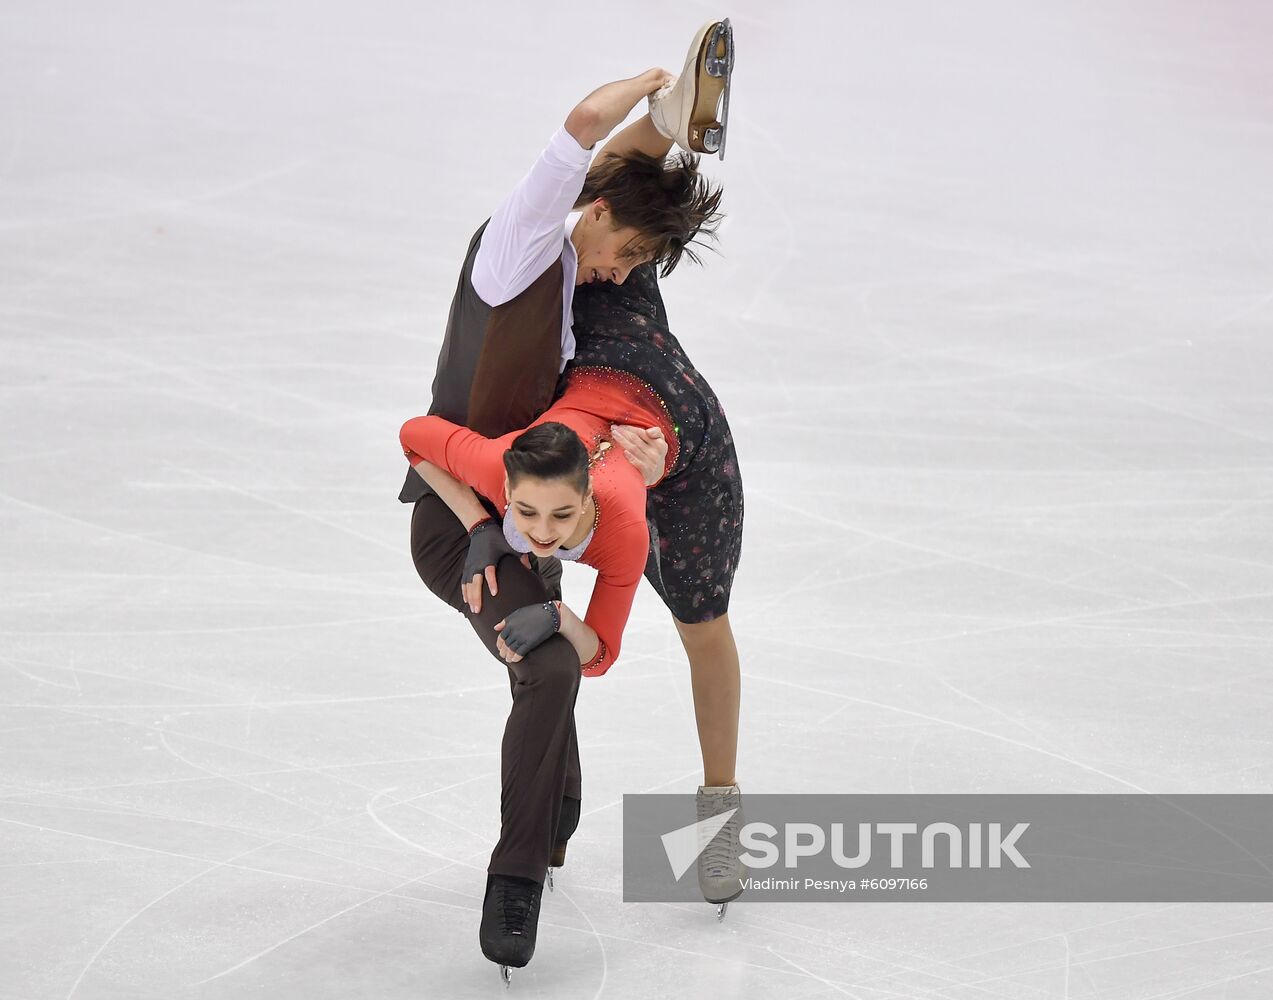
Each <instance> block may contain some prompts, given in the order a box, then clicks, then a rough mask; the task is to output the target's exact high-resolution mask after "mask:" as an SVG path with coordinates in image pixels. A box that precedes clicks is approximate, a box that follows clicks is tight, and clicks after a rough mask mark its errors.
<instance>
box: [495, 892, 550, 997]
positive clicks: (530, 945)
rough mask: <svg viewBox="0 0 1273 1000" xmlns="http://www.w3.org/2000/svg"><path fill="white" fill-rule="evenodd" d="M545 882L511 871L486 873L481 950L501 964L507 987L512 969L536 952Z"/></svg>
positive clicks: (500, 968)
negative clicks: (520, 875) (540, 900)
mask: <svg viewBox="0 0 1273 1000" xmlns="http://www.w3.org/2000/svg"><path fill="white" fill-rule="evenodd" d="M542 892H543V885H542V884H541V883H539V882H536V881H534V880H533V879H528V878H517V877H515V876H512V875H487V876H486V896H485V898H484V899H483V900H482V929H481V931H480V933H479V937H480V939H481V942H482V954H483V955H485V956H486V957H487V958H489V959H490V960H491V961H492V962H494V963H496V964H497V965H498V966H499V974H500V978H501V979H503V980H504V986H505V987H506V988H507V987H508V986H509V985H510V983H511V982H512V978H513V975H512V971H511V970H512V969H520V968H522V967H523V966H525V965H526V964H527V963H528V962H529V961H530V959H531V956H532V955H534V954H535V932H536V931H537V929H538V927H539V898H540V895H541V894H542Z"/></svg>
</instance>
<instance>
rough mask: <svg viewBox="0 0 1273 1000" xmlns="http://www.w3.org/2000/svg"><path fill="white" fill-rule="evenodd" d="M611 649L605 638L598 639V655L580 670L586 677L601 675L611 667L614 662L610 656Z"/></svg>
mask: <svg viewBox="0 0 1273 1000" xmlns="http://www.w3.org/2000/svg"><path fill="white" fill-rule="evenodd" d="M609 653H610V651H609V650H608V649H607V648H606V643H605V640H604V639H601V638H598V639H597V655H596V656H594V657H593V658H592V659H591V660H589V661H588V662H587V663H585V664H583V665H582V666H580V668H579V672H580V673H581V674H583V675H584V676H585V677H600V676H601V675H602V674H604V673H605V672H606V671H607V670H609V669H610V666H611V664H613V663H614V661H613V660H612V659H610V656H609Z"/></svg>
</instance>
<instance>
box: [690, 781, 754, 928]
mask: <svg viewBox="0 0 1273 1000" xmlns="http://www.w3.org/2000/svg"><path fill="white" fill-rule="evenodd" d="M694 806H695V810H696V812H697V816H698V822H700V823H702V822H703V821H704V820H706V819H710V818H711V817H713V816H719V815H720V814H721V813H724V812H729V811H730V810H731V809H732V810H734V814H733V815H732V816H730V817H729V819H728V820H726V821H725V825H724V826H722V827H721V828H720V831H719V832H718V833H717V834H716V836H715V837H713V838H712V840H711V842H710V843H709V844H708V845H707V846H706V847H705V848H704V849H703V850H702V851H701V852H700V853H699V855H698V887H699V889H700V890H701V891H702V893H703V898H704V899H706V900H707V901H708V902H709V903H715V904H716V919H717V920H724V919H725V909H726V907H728V906H729V904H730V902H732V901H733V900H735V899H737V898H738V897H739V896H741V895H742V894H743V881H744V880H745V879H746V878H747V877H748V875H749V874H750V872H749V871H748V870H747V866H746V865H744V864H743V863H742V861H741V860H740V859H739V855H740V854H741V853H742V849H741V847H740V846H739V843H738V833H739V831H740V830H741V829H742V826H743V823H744V822H745V820H744V818H743V799H742V792H741V791H740V790H739V788H738V786H737V785H705V786H703V785H700V786H699V789H698V796H697V798H696V799H695V802H694Z"/></svg>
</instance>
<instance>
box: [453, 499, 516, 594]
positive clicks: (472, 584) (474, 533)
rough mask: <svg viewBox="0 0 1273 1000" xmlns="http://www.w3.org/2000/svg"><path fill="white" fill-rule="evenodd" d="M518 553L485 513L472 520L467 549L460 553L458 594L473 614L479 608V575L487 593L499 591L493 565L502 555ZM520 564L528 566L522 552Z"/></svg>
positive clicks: (500, 529) (494, 565)
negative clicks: (461, 566) (488, 591)
mask: <svg viewBox="0 0 1273 1000" xmlns="http://www.w3.org/2000/svg"><path fill="white" fill-rule="evenodd" d="M517 554H518V553H517V552H516V551H515V550H514V549H513V547H512V546H511V545H509V544H508V540H507V539H506V538H505V537H504V529H503V528H502V527H500V525H499V524H497V523H496V522H495V519H494V518H491V517H488V518H485V519H484V520H482V521H479V522H478V523H477V524H475V525H474V526H473V527H472V529H471V530H470V531H469V550H468V554H467V555H466V556H465V557H464V569H463V571H462V573H461V576H460V596H461V597H462V598H463V599H464V603H465V604H467V605H468V606H469V610H470V611H471V612H473V614H477V613H478V612H479V611H481V610H482V577H483V576H485V577H486V583H487V586H489V587H490V588H491V596H492V597H494V596H495V595H496V594H498V593H499V584H498V583H497V582H496V580H495V567H496V566H498V565H499V561H500V559H502V558H503V557H504V556H515V555H517ZM522 565H523V566H525V567H526V568H527V569H529V568H530V559H529V558H528V557H527V556H525V555H523V556H522Z"/></svg>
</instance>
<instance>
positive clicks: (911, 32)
mask: <svg viewBox="0 0 1273 1000" xmlns="http://www.w3.org/2000/svg"><path fill="white" fill-rule="evenodd" d="M724 14H728V15H731V16H732V18H733V23H734V26H735V30H736V37H737V42H738V52H739V55H738V67H737V75H736V82H735V88H734V94H733V102H732V120H731V132H730V136H729V142H728V155H727V157H726V159H725V161H724V162H723V163H722V162H718V161H716V160H712V161H710V162H708V163H707V164H706V169H707V171H708V172H709V173H710V174H711V175H712V176H713V177H714V178H717V179H719V180H721V181H722V182H723V183H724V184H725V186H726V206H725V207H726V210H727V211H728V213H729V219H728V221H727V222H726V224H725V225H724V226H723V228H722V230H721V247H720V249H721V256H719V257H716V256H711V255H709V256H708V257H707V260H706V266H705V267H704V268H703V269H701V270H698V269H695V268H693V267H690V266H685V267H683V269H682V270H679V271H678V272H677V273H676V274H675V275H673V276H672V277H671V278H670V279H668V280H667V281H666V282H665V283H664V286H663V288H664V295H665V298H666V300H667V304H668V308H669V312H670V315H671V319H672V328H673V331H674V332H675V333H676V334H677V335H678V336H679V337H680V339H681V341H682V343H683V344H684V345H685V347H686V348H687V350H688V351H689V352H690V354H691V356H692V357H693V359H694V360H695V362H696V363H697V365H698V367H699V368H700V369H701V370H702V371H703V372H704V374H705V375H706V376H707V377H708V378H709V379H710V380H711V382H712V384H713V385H714V387H715V388H716V390H717V392H718V393H719V395H720V397H721V399H722V401H723V403H724V405H725V407H726V410H727V412H728V414H729V418H730V422H731V424H732V427H733V429H734V432H735V436H736V439H737V445H738V450H739V454H740V461H741V468H742V473H743V480H744V483H745V486H746V498H747V515H746V517H747V519H746V534H745V542H744V549H743V552H744V555H743V559H742V563H741V569H740V572H739V575H738V578H737V586H736V590H735V594H734V602H733V605H732V607H731V618H732V620H733V623H734V629H735V632H736V634H737V635H738V638H739V644H740V647H741V651H742V656H743V672H744V679H743V719H742V746H741V756H740V762H739V771H738V777H739V781H740V783H741V785H742V788H743V790H744V792H745V793H747V792H751V793H755V792H908V791H915V792H1005V793H1008V792H1057V793H1060V792H1093V793H1101V792H1138V791H1139V792H1268V791H1270V785H1271V784H1273V725H1271V724H1270V721H1269V719H1270V713H1271V712H1273V680H1271V676H1273V675H1271V670H1273V668H1271V667H1270V654H1271V653H1273V540H1271V539H1273V393H1271V392H1270V390H1271V388H1273V338H1271V333H1273V186H1271V185H1270V178H1273V69H1271V68H1270V67H1271V65H1273V63H1271V62H1270V59H1269V53H1270V51H1273V9H1271V8H1270V7H1269V5H1268V4H1266V3H1263V2H1259V0H1246V2H1232V3H1223V4H1211V3H1206V2H1204V0H1194V2H1190V3H1185V2H1152V0H1138V2H1132V0H1115V2H1111V3H1096V2H1086V0H1084V2H1080V3H1069V2H1061V0H1057V2H1049V3H1045V2H1022V3H1012V2H1008V0H1001V2H990V0H969V2H964V3H958V4H950V3H940V2H937V0H926V2H901V3H889V4H883V3H879V4H860V3H855V4H838V3H830V2H827V3H822V4H807V3H793V4H790V5H777V4H764V3H759V2H756V0H748V2H747V3H742V4H738V5H736V6H734V7H733V8H732V9H719V10H718V9H716V8H712V7H708V6H703V5H701V4H693V5H684V4H674V3H670V2H663V3H656V4H647V5H641V6H639V7H637V6H629V7H628V8H627V10H626V11H625V12H620V10H619V9H618V8H617V7H614V6H612V5H603V6H600V7H597V6H595V5H594V6H593V7H591V8H589V7H584V6H579V5H574V6H567V5H540V6H534V5H529V4H513V3H508V4H503V5H500V6H498V7H497V6H495V5H491V4H478V3H475V4H450V5H443V4H408V3H405V2H399V3H395V4H389V3H376V2H369V3H360V4H348V5H343V6H341V5H337V4H334V3H330V2H328V3H324V4H322V5H318V4H313V3H305V4H302V3H294V4H290V5H287V6H283V5H278V4H271V5H258V4H246V3H237V4H229V3H225V4H212V3H202V4H193V3H176V4H163V3H157V2H154V3H116V4H109V5H108V4H90V3H83V2H82V3H78V4H67V3H52V2H49V3H36V2H30V0H8V2H6V3H5V4H4V5H3V8H2V9H0V419H2V421H3V427H4V431H3V437H2V439H0V539H3V543H2V544H0V570H2V577H0V581H2V582H0V873H2V881H0V997H3V998H5V1000H10V998H14V1000H46V998H47V1000H63V998H64V1000H106V998H180V1000H187V998H189V1000H195V998H198V1000H205V998H206V1000H214V998H215V1000H221V998H241V997H268V998H288V1000H291V998H306V1000H311V998H329V997H330V998H337V997H339V998H350V997H369V998H387V1000H398V998H461V997H479V998H480V997H494V996H500V995H503V990H502V988H501V987H500V985H499V982H498V977H497V975H496V972H495V969H494V967H493V966H492V965H491V964H490V963H488V962H487V961H486V960H485V959H484V958H482V956H481V954H480V952H479V950H478V945H477V925H478V919H479V907H480V895H481V890H482V887H483V879H484V874H483V873H484V871H485V866H486V861H487V858H488V856H489V853H490V850H491V847H492V845H493V843H494V839H495V837H496V836H497V833H498V793H499V775H498V768H499V760H498V745H499V737H500V733H501V731H502V726H503V719H504V714H505V712H506V708H507V704H508V697H509V695H508V685H507V679H506V675H505V671H504V669H503V668H502V667H501V666H500V665H499V664H498V663H496V662H495V661H493V660H490V659H489V658H485V657H484V656H483V655H481V654H480V653H479V651H478V648H477V646H476V645H475V644H474V642H473V640H472V637H471V635H470V633H469V630H468V628H467V627H466V626H465V625H464V623H463V622H462V620H461V619H460V618H459V617H458V616H456V615H455V614H454V613H453V612H450V611H449V610H447V609H446V608H444V607H442V606H441V605H440V604H439V603H438V602H437V601H436V600H434V599H433V598H432V596H431V595H430V594H429V593H428V592H427V591H426V590H425V589H424V588H423V586H422V585H421V584H420V583H419V581H418V579H417V577H416V575H415V572H414V570H413V568H412V565H411V562H410V558H409V555H408V552H407V547H406V539H407V521H408V509H407V508H405V507H403V506H401V505H399V504H398V503H397V502H396V493H397V489H398V486H399V484H400V481H401V477H402V471H403V465H404V463H403V459H402V455H401V453H400V451H399V448H398V443H397V431H398V427H399V425H400V424H401V422H402V421H403V419H405V418H406V417H408V416H412V415H415V414H417V413H421V412H423V411H424V410H425V408H426V407H427V404H428V401H429V384H430V381H431V379H432V373H433V368H434V362H435V357H436V353H437V349H438V345H439V344H440V342H441V334H442V330H443V327H444V323H445V319H446V311H447V306H448V303H449V300H450V296H451V293H452V290H453V289H454V286H455V276H456V273H457V271H458V267H459V262H460V259H461V257H462V255H463V252H464V249H465V246H466V243H467V240H468V237H469V235H470V233H471V232H472V231H473V229H474V228H475V227H476V225H477V224H478V223H479V222H480V221H481V220H482V219H483V218H484V217H485V216H486V214H488V213H489V212H490V210H491V208H492V207H493V206H494V205H495V204H496V203H497V202H498V201H499V199H500V198H501V197H502V195H503V194H504V193H505V191H506V190H507V189H508V188H509V187H510V186H511V185H512V184H513V183H514V182H515V181H516V180H517V179H518V178H519V177H520V176H521V174H522V173H523V172H524V171H525V169H526V168H527V167H528V166H529V164H530V163H531V162H532V161H533V159H534V157H535V156H536V155H537V154H538V152H539V150H540V149H541V147H542V145H543V143H544V142H545V141H546V140H547V138H548V136H549V135H550V134H551V132H552V131H553V130H554V129H555V128H556V127H557V125H558V124H559V123H560V122H561V121H562V119H563V118H564V116H565V114H566V112H567V111H568V110H569V109H570V108H571V107H572V106H573V104H574V103H575V102H576V101H577V100H578V99H580V98H581V97H582V96H583V95H584V94H585V93H587V92H588V91H589V90H591V89H592V88H594V87H595V86H597V85H599V84H601V83H603V82H605V81H607V80H610V79H614V78H617V77H620V76H629V75H633V74H635V73H637V72H639V71H641V70H644V69H646V68H648V67H649V66H652V65H663V66H666V67H668V68H669V69H672V70H674V71H676V70H679V68H680V63H681V61H682V59H683V58H684V51H685V48H686V44H687V41H688V38H689V35H690V33H691V32H692V30H693V29H694V28H695V27H697V26H698V24H699V23H701V22H702V21H704V20H706V19H709V18H711V17H713V16H720V15H724ZM589 577H590V573H589V572H588V571H586V570H583V569H577V568H575V567H571V568H570V569H569V571H568V576H567V581H566V583H567V599H568V600H570V599H571V597H574V599H575V600H576V601H582V600H583V597H584V595H586V593H587V591H588V588H589ZM578 719H579V732H580V738H581V740H582V748H583V765H584V811H585V816H584V820H583V823H582V825H581V827H580V830H579V833H578V834H577V836H576V838H575V840H574V841H573V842H572V846H571V856H570V862H569V864H568V865H567V867H566V868H565V869H564V870H563V871H562V872H561V873H560V876H559V878H558V891H557V892H556V893H555V894H554V895H547V894H546V896H545V900H544V907H543V916H542V919H541V923H540V936H539V948H538V951H537V953H536V956H535V959H534V961H533V962H532V963H531V965H530V966H529V967H528V968H527V969H525V970H523V971H522V972H520V973H519V974H517V975H516V976H515V978H514V982H513V990H512V995H514V996H516V997H519V998H523V1000H528V998H531V997H553V998H556V1000H564V998H592V997H605V998H615V1000H617V998H626V997H641V998H644V997H702V996H724V997H744V998H770V997H783V998H796V1000H809V998H815V997H818V998H821V997H852V998H858V1000H889V998H903V997H904V998H934V1000H938V998H944V1000H982V998H984V1000H1052V998H1058V1000H1059V998H1102V1000H1104V998H1143V1000H1178V998H1184V997H1191V998H1200V1000H1202V998H1206V1000H1210V998H1220V997H1223V998H1228V1000H1238V998H1257V997H1258V998H1267V997H1268V996H1270V994H1273V906H1269V905H1148V904H1121V905H1113V904H1086V905H1077V904H1075V905H1061V904H1053V905H1030V904H1013V905H1007V904H1004V905H951V904H943V905H928V906H926V905H922V904H920V905H916V904H902V903H898V904H869V905H868V904H860V905H830V904H821V905H795V904H792V905H777V904H765V905H760V904H756V905H752V906H749V905H748V904H747V900H746V897H744V898H743V899H742V900H740V901H739V902H738V903H736V904H734V906H733V907H732V908H731V910H730V913H729V916H728V917H727V919H726V921H725V922H724V923H723V924H720V925H718V924H717V922H716V920H715V918H714V916H713V913H712V910H711V908H710V907H708V906H707V904H701V905H688V904H677V905H656V904H624V903H622V902H621V900H620V880H619V876H620V871H619V863H620V849H621V843H620V828H621V827H620V808H619V804H620V796H621V795H622V794H623V793H624V792H642V791H654V790H658V791H685V792H692V791H693V790H694V788H695V786H696V785H697V784H698V782H699V781H700V780H701V771H700V763H699V757H698V744H697V738H696V734H695V729H694V720H693V712H692V703H691V699H690V691H689V678H688V668H687V665H686V662H685V658H684V654H683V652H682V651H681V649H680V646H679V643H678V640H677V638H676V635H675V632H674V630H673V628H672V626H671V623H670V620H669V617H668V615H667V613H666V612H665V610H664V609H663V607H662V605H661V604H660V603H659V602H658V600H657V598H656V597H655V595H654V594H653V593H652V592H651V591H650V590H649V589H648V588H643V590H642V592H641V594H640V596H639V598H638V601H637V605H636V608H635V610H634V613H633V618H632V621H631V622H630V624H629V628H628V632H627V638H626V641H625V643H624V652H623V657H622V660H621V662H620V663H619V665H618V666H616V667H615V668H614V669H613V670H612V671H611V672H610V673H609V674H608V675H606V676H605V677H603V678H599V679H585V681H584V682H583V687H582V690H581V693H580V696H579V703H578Z"/></svg>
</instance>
